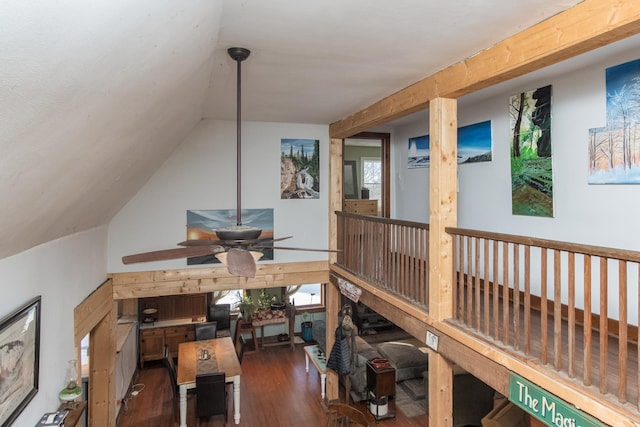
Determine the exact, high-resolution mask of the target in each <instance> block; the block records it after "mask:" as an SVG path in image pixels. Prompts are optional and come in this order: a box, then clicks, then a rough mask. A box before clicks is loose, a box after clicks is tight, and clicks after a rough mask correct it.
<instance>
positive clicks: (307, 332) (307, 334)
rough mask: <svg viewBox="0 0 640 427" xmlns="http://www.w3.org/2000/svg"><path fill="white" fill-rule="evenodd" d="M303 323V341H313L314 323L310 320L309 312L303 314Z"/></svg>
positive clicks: (301, 324) (301, 329) (301, 332)
mask: <svg viewBox="0 0 640 427" xmlns="http://www.w3.org/2000/svg"><path fill="white" fill-rule="evenodd" d="M302 319H303V321H302V323H300V335H302V339H303V340H305V341H306V342H310V341H313V329H312V328H313V321H311V320H309V319H310V314H309V312H308V311H305V312H304V313H302Z"/></svg>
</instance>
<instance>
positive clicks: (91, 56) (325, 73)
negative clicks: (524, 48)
mask: <svg viewBox="0 0 640 427" xmlns="http://www.w3.org/2000/svg"><path fill="white" fill-rule="evenodd" d="M578 2H579V1H577V0H571V1H569V0H565V1H558V0H521V1H518V2H514V1H511V0H460V1H424V0H403V1H398V2H390V1H388V0H350V1H344V0H323V1H316V2H306V1H299V0H270V1H264V0H215V1H213V0H187V1H178V0H135V1H125V0H93V1H90V2H87V1H83V0H65V1H56V2H51V1H44V0H43V1H36V0H10V1H4V2H1V3H0V63H1V64H2V66H0V123H1V126H0V153H1V155H0V200H1V201H2V203H1V204H0V258H4V257H7V256H10V255H12V254H15V253H18V252H21V251H24V250H26V249H28V248H31V247H34V246H36V245H38V244H41V243H44V242H47V241H50V240H53V239H56V238H59V237H62V236H65V235H68V234H72V233H75V232H78V231H82V230H86V229H89V228H92V227H95V226H99V225H103V224H106V223H108V222H109V220H110V219H111V218H112V217H113V215H114V214H115V213H116V212H118V211H119V210H120V209H121V208H122V206H124V204H125V203H126V202H127V201H128V200H129V199H130V198H131V197H132V196H133V195H134V194H135V193H136V192H137V191H138V189H139V188H140V187H141V186H142V185H143V184H144V183H145V182H146V181H147V180H148V179H149V177H150V176H151V175H152V174H153V172H154V171H155V170H156V169H157V168H158V167H159V166H160V165H161V164H162V163H163V161H164V160H165V159H166V158H167V157H168V156H169V155H170V154H171V152H172V151H173V150H174V148H175V147H176V146H177V145H179V144H180V143H181V141H182V140H183V138H184V137H185V136H186V135H187V134H188V133H189V131H190V130H191V129H192V128H193V127H194V126H195V124H196V123H197V122H198V121H199V120H201V119H203V118H213V119H234V118H235V63H234V62H233V61H232V60H231V59H230V58H228V56H227V54H226V49H227V48H228V47H231V46H242V47H246V48H249V49H251V51H252V53H251V57H250V58H249V60H248V61H247V62H246V63H243V77H242V78H243V119H244V120H257V121H272V122H287V123H316V124H318V123H319V124H329V123H332V122H334V121H336V120H339V119H341V118H344V117H345V116H347V115H348V114H351V113H354V112H356V111H359V110H361V109H362V108H364V107H366V106H367V105H370V104H372V103H373V102H375V101H377V100H379V99H381V98H383V97H385V96H388V95H390V94H392V93H393V92H395V91H397V90H399V89H402V88H404V87H406V86H408V85H409V84H411V83H414V82H416V81H418V80H420V79H421V78H423V77H425V76H428V75H430V74H433V73H434V72H435V71H438V70H440V69H442V68H444V67H446V66H448V65H450V64H452V63H454V62H457V61H459V60H461V59H463V58H466V57H469V56H471V55H473V54H475V53H477V52H478V51H480V50H482V49H484V48H487V47H489V46H491V45H493V44H495V43H496V42H498V41H500V40H503V39H505V38H507V37H509V36H510V35H512V34H514V33H517V32H518V31H520V30H522V29H524V28H526V27H529V26H531V25H533V24H535V23H537V22H540V21H542V20H544V19H546V18H548V17H549V16H552V15H554V14H556V13H558V12H560V11H562V10H564V9H567V8H569V7H571V6H572V5H574V4H576V3H578Z"/></svg>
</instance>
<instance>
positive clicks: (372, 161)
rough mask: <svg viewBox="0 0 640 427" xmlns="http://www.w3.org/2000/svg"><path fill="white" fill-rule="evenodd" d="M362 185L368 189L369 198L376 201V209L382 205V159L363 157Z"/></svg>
mask: <svg viewBox="0 0 640 427" xmlns="http://www.w3.org/2000/svg"><path fill="white" fill-rule="evenodd" d="M361 161H362V186H363V187H364V188H367V189H368V190H369V198H370V199H375V200H377V201H378V210H380V208H381V206H382V161H381V160H380V159H379V158H374V157H363V158H362V159H361Z"/></svg>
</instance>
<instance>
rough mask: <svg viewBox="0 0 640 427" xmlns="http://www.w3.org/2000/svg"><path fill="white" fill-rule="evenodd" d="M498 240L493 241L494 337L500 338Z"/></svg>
mask: <svg viewBox="0 0 640 427" xmlns="http://www.w3.org/2000/svg"><path fill="white" fill-rule="evenodd" d="M498 252H499V246H498V241H497V240H494V241H493V338H495V339H500V333H499V331H500V305H499V303H500V299H499V297H500V288H499V286H500V281H499V280H498V265H499V263H498V256H499V254H498Z"/></svg>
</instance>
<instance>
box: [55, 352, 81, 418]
mask: <svg viewBox="0 0 640 427" xmlns="http://www.w3.org/2000/svg"><path fill="white" fill-rule="evenodd" d="M64 383H65V387H64V388H63V389H62V391H60V394H59V397H60V400H62V401H63V402H65V404H64V408H65V409H75V408H76V407H77V406H78V402H76V401H75V400H76V399H77V398H78V397H80V396H81V395H82V387H81V386H79V385H78V368H77V366H76V360H75V359H73V360H69V362H68V363H67V373H66V374H65V377H64Z"/></svg>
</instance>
